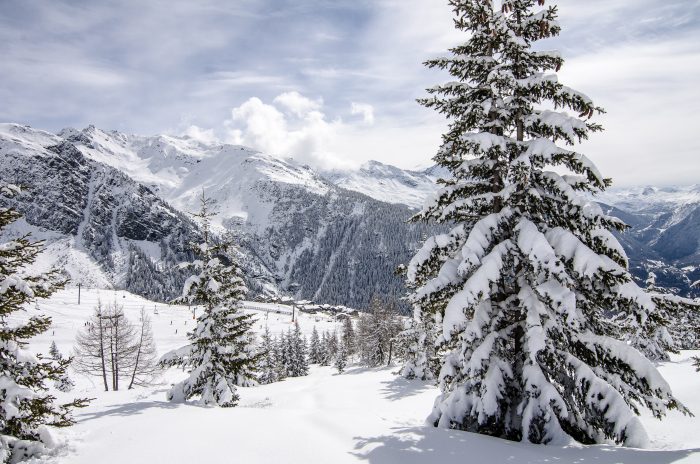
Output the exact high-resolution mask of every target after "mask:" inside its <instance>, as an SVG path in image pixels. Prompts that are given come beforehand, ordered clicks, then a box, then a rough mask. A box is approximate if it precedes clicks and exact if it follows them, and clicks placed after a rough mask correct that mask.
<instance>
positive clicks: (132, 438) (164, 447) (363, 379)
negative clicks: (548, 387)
mask: <svg viewBox="0 0 700 464" xmlns="http://www.w3.org/2000/svg"><path fill="white" fill-rule="evenodd" d="M98 298H99V299H101V301H102V302H103V303H106V302H109V301H112V300H116V301H118V302H119V303H122V304H123V305H124V307H125V312H126V314H127V317H131V318H132V319H133V320H136V317H137V314H138V311H139V310H140V308H141V307H145V308H147V309H148V310H149V312H150V313H154V310H157V314H153V315H152V318H153V327H154V334H155V339H156V342H157V344H158V349H159V351H160V352H165V351H167V350H169V349H172V348H175V347H178V346H181V345H182V344H184V341H185V333H186V331H187V330H189V329H190V328H191V327H192V324H193V319H192V313H191V312H190V311H189V310H188V309H187V307H181V306H167V305H162V304H156V305H154V303H153V302H149V301H147V300H144V299H142V298H140V297H137V296H134V295H131V294H129V293H126V292H115V291H112V290H101V291H98V290H89V291H87V290H83V292H82V297H81V305H80V306H78V305H77V290H75V289H70V290H65V291H62V292H60V293H58V294H57V295H55V296H54V297H52V298H51V300H49V301H40V302H39V304H38V311H40V312H43V313H46V314H48V315H50V316H52V317H53V318H54V326H55V327H54V329H53V330H52V331H49V332H48V333H47V334H45V335H44V336H42V337H38V338H37V339H36V340H33V342H32V348H33V349H35V350H36V351H41V352H44V353H45V352H47V351H48V347H49V344H50V343H51V341H52V340H54V341H56V344H57V345H58V347H59V350H60V351H61V352H63V353H65V354H68V353H70V351H71V348H72V346H73V340H74V336H75V332H76V331H77V330H79V329H81V328H82V327H83V323H84V321H85V320H86V319H87V318H88V317H89V315H90V313H91V311H92V307H93V305H94V304H95V303H96V302H97V300H98ZM36 310H37V309H35V308H32V309H29V310H28V313H29V314H31V313H32V312H33V311H36ZM256 314H257V319H258V322H257V324H256V330H261V329H262V328H263V327H264V324H266V323H267V325H268V326H269V327H270V330H271V331H272V332H273V333H278V332H279V331H282V330H287V328H289V327H290V319H291V318H290V316H288V315H279V314H267V315H266V314H265V313H261V312H256ZM266 317H267V319H266ZM171 321H172V324H171ZM299 321H300V325H301V327H302V330H303V331H304V332H305V333H307V334H308V333H310V332H311V330H312V328H313V326H314V325H316V326H317V328H318V329H319V331H321V330H333V328H335V327H336V326H339V324H338V323H336V322H335V321H334V320H332V319H331V318H329V317H325V316H315V315H313V316H312V315H307V314H302V315H301V316H299ZM176 331H177V333H176ZM691 354H692V353H689V352H685V353H683V354H682V355H681V356H679V357H678V358H677V359H674V361H673V362H669V363H665V364H663V365H661V366H660V369H661V372H662V373H663V374H664V376H665V377H666V378H667V380H668V381H669V382H670V383H671V385H672V387H673V389H674V393H676V395H677V396H678V397H679V398H680V399H681V400H682V401H683V402H685V404H686V405H687V406H689V407H690V408H691V410H693V411H694V412H696V413H698V414H700V395H698V393H700V373H695V372H694V370H693V368H692V366H691V365H690V362H689V361H688V358H689V357H690V355H691ZM395 370H396V368H393V369H392V368H384V369H373V370H368V369H360V368H354V369H350V370H349V371H348V372H347V373H345V374H343V375H336V374H335V370H334V369H332V368H327V367H321V368H319V367H315V368H312V370H311V374H310V375H309V376H307V377H302V378H295V379H287V380H285V381H284V382H280V383H275V384H271V385H265V386H260V387H255V388H241V389H240V390H239V392H240V394H241V401H240V405H239V407H236V408H232V409H221V408H203V407H199V406H194V405H191V404H172V403H169V402H167V401H166V400H165V391H166V389H167V387H168V385H169V383H170V382H173V381H176V380H179V379H181V378H182V376H183V374H182V373H181V372H178V371H177V370H170V371H168V372H167V373H165V374H164V376H163V378H162V379H161V382H160V384H158V385H154V386H153V387H150V388H140V389H135V390H131V391H119V392H104V391H101V389H100V384H99V382H98V379H88V378H85V377H80V376H77V375H75V376H74V378H75V380H76V383H77V387H76V389H75V390H74V391H73V392H71V393H69V394H68V396H64V395H61V394H58V395H60V396H61V397H63V398H69V397H74V396H87V397H92V398H95V400H94V401H93V402H92V403H91V404H90V406H89V407H88V408H85V409H82V410H79V411H78V412H77V413H76V418H77V420H78V424H77V425H76V426H74V427H72V428H70V429H64V430H62V431H61V434H62V435H63V437H64V438H65V439H67V440H68V445H66V446H64V447H62V448H61V449H60V451H59V452H58V453H57V454H56V455H55V456H53V457H47V458H45V459H44V460H43V461H42V462H46V463H49V462H50V463H66V464H79V463H80V464H87V463H90V464H94V463H101V464H108V463H120V464H121V463H149V464H150V463H173V464H174V463H193V462H202V463H205V462H206V463H220V462H222V463H223V462H240V463H246V464H254V463H267V462H278V463H299V464H301V463H304V464H306V463H333V464H337V463H346V462H368V463H373V464H386V463H402V464H411V463H433V462H434V463H441V464H442V463H461V464H464V463H489V464H490V463H522V464H535V463H537V464H540V463H542V464H544V463H561V464H564V463H581V464H585V463H588V462H591V463H595V464H613V463H630V464H652V463H654V464H666V463H668V464H671V463H700V419H698V418H686V417H683V416H681V415H680V414H676V413H673V414H671V415H670V416H669V417H668V418H667V420H665V421H664V422H659V421H656V420H654V419H653V418H650V417H644V418H643V421H644V424H645V425H646V427H647V431H648V432H649V435H650V437H651V440H652V449H650V450H633V449H623V448H619V447H615V446H592V447H585V446H579V445H572V446H568V447H561V446H536V445H526V444H521V443H513V442H508V441H504V440H499V439H495V438H490V437H484V436H479V435H474V434H469V433H464V432H457V431H446V430H438V429H434V428H432V427H427V426H425V425H424V424H423V419H424V418H425V416H426V415H427V414H428V412H429V411H430V408H431V405H432V402H433V399H434V398H435V395H436V394H437V390H436V389H435V387H433V386H431V385H427V384H423V383H420V382H409V381H405V380H403V379H401V378H399V377H397V376H395V375H394V374H393V371H395Z"/></svg>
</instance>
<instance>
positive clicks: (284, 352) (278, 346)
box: [273, 333, 289, 381]
mask: <svg viewBox="0 0 700 464" xmlns="http://www.w3.org/2000/svg"><path fill="white" fill-rule="evenodd" d="M273 348H274V353H275V355H274V358H275V369H276V371H277V381H280V380H284V379H286V378H287V370H288V368H287V366H288V365H289V360H288V349H287V337H286V336H285V335H284V333H280V335H279V337H275V339H274V341H273Z"/></svg>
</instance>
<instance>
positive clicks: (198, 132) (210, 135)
mask: <svg viewBox="0 0 700 464" xmlns="http://www.w3.org/2000/svg"><path fill="white" fill-rule="evenodd" d="M182 135H186V136H188V137H190V138H192V139H194V140H197V141H199V142H203V143H207V144H212V143H217V142H218V141H219V139H218V138H217V137H216V135H215V134H214V129H202V128H201V127H199V126H195V125H191V126H189V127H188V128H187V129H185V130H184V131H183V133H182Z"/></svg>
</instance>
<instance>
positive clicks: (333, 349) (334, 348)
mask: <svg viewBox="0 0 700 464" xmlns="http://www.w3.org/2000/svg"><path fill="white" fill-rule="evenodd" d="M339 345H340V342H339V341H338V332H337V331H335V330H333V332H327V333H326V347H325V351H326V355H327V356H328V364H329V365H330V364H331V363H332V362H333V360H334V359H335V356H336V354H338V346H339Z"/></svg>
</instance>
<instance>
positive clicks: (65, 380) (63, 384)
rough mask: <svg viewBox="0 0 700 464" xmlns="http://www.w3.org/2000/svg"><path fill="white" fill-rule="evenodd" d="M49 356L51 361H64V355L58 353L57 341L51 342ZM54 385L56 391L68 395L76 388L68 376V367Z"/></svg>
mask: <svg viewBox="0 0 700 464" xmlns="http://www.w3.org/2000/svg"><path fill="white" fill-rule="evenodd" d="M49 356H51V359H53V360H54V361H61V360H63V355H62V354H61V352H60V351H58V346H57V345H56V342H55V341H52V342H51V346H50V347H49ZM53 385H54V387H55V388H56V390H58V391H60V392H64V393H67V392H69V391H71V390H73V387H75V382H73V380H72V379H71V378H70V377H69V376H68V368H67V367H66V370H65V372H64V373H63V375H61V376H60V377H59V379H58V380H56V381H55V382H54V383H53Z"/></svg>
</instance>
